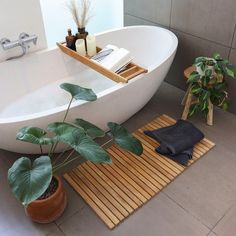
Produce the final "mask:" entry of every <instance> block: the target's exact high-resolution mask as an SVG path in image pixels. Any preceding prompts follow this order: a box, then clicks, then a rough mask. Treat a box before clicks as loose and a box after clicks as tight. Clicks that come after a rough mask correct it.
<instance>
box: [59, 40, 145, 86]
mask: <svg viewBox="0 0 236 236" xmlns="http://www.w3.org/2000/svg"><path fill="white" fill-rule="evenodd" d="M57 46H58V47H59V48H60V49H61V50H62V51H63V52H64V53H66V54H67V55H69V56H71V57H73V58H74V59H76V60H78V61H80V62H81V63H83V64H85V65H87V66H89V67H90V68H92V69H94V70H95V71H97V72H99V73H100V74H102V75H104V76H106V77H107V78H109V79H111V80H114V81H116V82H122V83H128V81H129V80H131V79H132V78H134V77H136V76H138V75H140V74H143V73H147V70H146V69H144V68H142V67H141V66H139V65H136V64H135V63H129V65H128V66H127V68H126V70H124V71H122V72H121V73H115V72H112V71H111V70H108V69H106V68H105V67H102V66H101V65H99V64H98V63H96V62H94V61H92V60H90V58H89V57H86V56H82V55H80V54H78V53H77V52H75V51H73V50H71V49H70V48H68V47H66V43H64V42H63V43H57ZM99 51H101V48H99V47H97V52H99Z"/></svg>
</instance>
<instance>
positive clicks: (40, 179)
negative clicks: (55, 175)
mask: <svg viewBox="0 0 236 236" xmlns="http://www.w3.org/2000/svg"><path fill="white" fill-rule="evenodd" d="M51 179H52V165H51V160H50V158H49V157H48V156H41V157H39V158H37V159H36V160H35V161H31V160H30V159H29V158H27V157H22V158H20V159H18V160H16V161H15V163H14V164H13V166H12V167H11V168H10V169H9V170H8V182H9V185H10V187H11V190H12V192H13V193H14V195H15V196H16V198H17V199H18V200H19V201H20V202H21V203H22V204H23V205H28V204H29V203H31V202H32V201H34V200H36V199H38V198H39V197H40V196H41V195H42V194H43V193H44V192H45V191H46V189H47V188H48V186H49V184H50V182H51Z"/></svg>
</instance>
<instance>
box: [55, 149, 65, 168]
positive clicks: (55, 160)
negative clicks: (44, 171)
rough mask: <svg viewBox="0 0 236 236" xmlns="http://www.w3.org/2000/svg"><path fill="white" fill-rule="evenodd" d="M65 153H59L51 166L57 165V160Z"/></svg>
mask: <svg viewBox="0 0 236 236" xmlns="http://www.w3.org/2000/svg"><path fill="white" fill-rule="evenodd" d="M65 152H66V151H63V152H61V153H60V154H59V155H58V156H57V157H56V158H55V160H54V161H53V165H55V164H56V163H57V160H59V158H61V157H62V156H63V155H64V154H65Z"/></svg>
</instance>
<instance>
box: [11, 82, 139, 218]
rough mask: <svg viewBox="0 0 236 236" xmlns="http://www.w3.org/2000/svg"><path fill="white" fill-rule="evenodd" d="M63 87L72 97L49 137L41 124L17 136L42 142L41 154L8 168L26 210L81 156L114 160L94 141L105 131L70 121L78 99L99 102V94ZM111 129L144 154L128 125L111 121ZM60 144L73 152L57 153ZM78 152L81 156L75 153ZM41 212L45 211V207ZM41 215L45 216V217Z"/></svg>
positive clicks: (119, 141) (122, 142)
mask: <svg viewBox="0 0 236 236" xmlns="http://www.w3.org/2000/svg"><path fill="white" fill-rule="evenodd" d="M60 87H61V88H62V89H64V90H66V91H67V92H69V93H70V94H71V100H70V102H69V104H68V108H67V110H66V112H65V116H64V118H63V120H62V122H54V123H51V124H49V125H48V127H47V130H48V131H49V132H50V134H49V135H48V136H46V135H47V132H46V131H45V130H43V129H41V128H38V127H23V128H22V129H21V130H20V131H19V132H18V133H17V136H16V137H17V139H18V140H21V141H24V142H29V143H32V144H37V145H39V150H40V152H41V156H40V157H38V158H36V159H35V160H31V159H29V158H27V157H21V158H20V159H18V160H16V161H15V163H14V164H13V165H12V167H11V168H10V169H9V171H8V182H9V184H10V187H11V189H12V192H13V193H14V195H15V197H16V198H17V199H18V200H19V201H20V202H21V203H22V204H23V205H24V206H26V209H27V208H28V207H29V206H31V204H32V203H33V202H34V201H38V200H37V199H39V198H40V196H42V195H43V194H45V193H46V192H47V191H48V189H50V184H52V182H53V181H52V180H53V176H54V175H55V173H56V172H57V171H58V170H60V169H61V168H63V167H64V166H66V165H68V164H69V163H71V162H73V161H74V160H76V159H78V158H80V157H81V156H82V157H84V158H85V159H87V160H89V161H93V162H96V163H111V158H110V156H109V155H108V153H107V152H106V151H105V150H104V149H103V148H102V146H99V145H98V144H97V143H96V142H95V141H94V139H95V138H100V137H104V136H105V135H106V133H105V132H104V131H103V130H101V129H100V128H98V127H97V126H95V125H93V124H91V123H89V122H88V121H85V120H83V119H79V118H78V119H75V120H74V121H73V122H72V123H69V122H66V118H67V116H68V112H69V109H70V106H71V104H72V101H73V100H74V99H75V100H85V101H95V100H96V99H97V96H96V94H95V93H94V92H93V91H92V90H91V89H87V88H82V87H80V86H78V85H73V84H69V83H64V84H61V85H60ZM108 128H109V130H110V131H109V132H108V134H109V135H110V136H111V137H112V138H113V141H114V142H115V143H116V144H117V145H119V146H120V147H121V148H123V149H126V150H128V151H130V152H132V153H134V154H136V155H141V154H142V152H143V147H142V144H141V143H140V141H139V140H138V139H136V138H135V137H134V136H132V135H131V134H130V133H129V132H128V131H127V130H126V129H125V128H123V127H122V126H120V125H118V124H116V123H113V122H109V123H108ZM59 143H63V144H66V145H67V146H68V149H69V148H71V149H72V151H70V152H69V153H68V152H66V151H65V152H62V153H59V154H55V151H56V148H57V145H58V144H59ZM44 145H49V146H50V151H49V153H48V154H47V155H43V146H44ZM74 154H79V155H76V156H74ZM57 180H58V178H57ZM49 195H50V194H49ZM41 198H42V197H41ZM44 200H45V199H44ZM63 201H64V200H63ZM39 211H40V212H42V210H38V212H39ZM57 215H58V212H57ZM40 217H41V218H42V216H40ZM41 218H40V220H38V219H36V218H34V219H36V221H40V222H49V221H52V220H54V217H51V218H50V219H49V220H41ZM34 219H33V220H34Z"/></svg>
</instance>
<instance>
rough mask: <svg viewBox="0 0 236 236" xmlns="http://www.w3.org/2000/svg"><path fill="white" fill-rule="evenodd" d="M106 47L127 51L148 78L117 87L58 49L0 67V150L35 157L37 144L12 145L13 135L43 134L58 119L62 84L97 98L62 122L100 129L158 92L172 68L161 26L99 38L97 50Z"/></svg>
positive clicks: (63, 104) (170, 40)
mask: <svg viewBox="0 0 236 236" xmlns="http://www.w3.org/2000/svg"><path fill="white" fill-rule="evenodd" d="M107 44H114V45H117V46H118V47H123V48H126V49H128V50H129V51H130V52H131V55H132V56H133V57H134V62H135V63H137V64H139V65H140V66H142V67H144V68H146V69H147V70H148V73H146V74H142V75H139V76H137V77H136V78H134V79H132V80H130V81H129V83H127V84H123V83H116V82H114V81H112V80H110V79H108V78H106V77H104V76H102V75H100V74H98V73H97V72H95V71H93V70H92V69H90V68H88V67H86V66H84V65H82V64H81V63H80V62H78V61H76V60H75V59H73V58H71V57H69V56H67V55H65V54H64V53H63V52H61V51H60V49H58V48H55V49H49V50H45V51H41V52H36V53H32V54H29V55H26V56H25V57H23V58H20V59H16V60H13V61H6V62H2V63H0V83H1V95H0V96H1V99H0V135H1V138H0V148H1V149H5V150H9V151H13V152H19V153H38V152H39V147H38V146H37V145H33V144H28V143H23V142H21V141H17V140H16V138H15V137H16V133H17V131H18V130H19V129H20V128H21V127H24V126H37V127H41V128H45V129H46V127H47V125H48V124H49V123H52V122H55V121H61V120H62V118H63V115H64V113H65V110H66V108H67V105H68V102H69V95H68V94H67V93H66V92H64V91H63V90H61V89H60V88H59V85H60V84H61V83H63V82H68V83H74V84H78V85H80V86H83V87H87V88H91V89H93V90H94V91H95V92H96V94H97V97H98V99H97V101H95V102H84V101H74V102H73V104H72V107H71V109H70V113H69V116H68V120H67V121H70V120H72V119H75V118H77V117H80V118H83V119H86V120H88V121H90V122H92V123H95V124H96V125H97V126H99V127H100V128H102V129H106V123H107V122H108V121H113V122H117V123H122V122H124V121H125V120H127V119H128V118H129V117H131V116H132V115H133V114H135V113H136V112H137V111H139V110H140V109H141V108H142V107H143V106H144V105H145V104H146V103H147V102H148V101H149V100H150V98H151V97H152V96H153V95H154V93H155V92H156V91H157V89H158V87H159V86H160V84H161V82H162V81H163V79H164V78H165V76H166V74H167V72H168V70H169V68H170V66H171V64H172V61H173V59H174V56H175V52H176V49H177V45H178V40H177V38H176V36H175V35H174V34H173V33H172V32H170V31H169V30H166V29H163V28H160V27H153V26H132V27H125V28H122V29H118V30H113V31H109V32H104V33H101V34H98V35H97V45H98V46H99V47H104V46H106V45H107ZM61 148H62V147H61ZM59 149H60V147H59ZM59 149H57V151H59ZM44 150H46V149H44Z"/></svg>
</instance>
